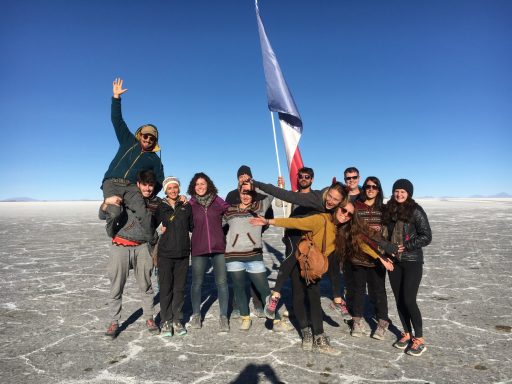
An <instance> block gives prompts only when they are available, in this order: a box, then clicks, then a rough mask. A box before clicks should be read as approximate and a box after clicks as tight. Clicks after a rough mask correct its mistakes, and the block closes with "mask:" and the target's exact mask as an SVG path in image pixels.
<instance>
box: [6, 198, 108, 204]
mask: <svg viewBox="0 0 512 384" xmlns="http://www.w3.org/2000/svg"><path fill="white" fill-rule="evenodd" d="M99 200H100V199H97V200H96V199H74V200H38V199H33V198H31V197H10V198H8V199H4V200H0V202H1V203H17V202H18V203H19V202H35V201H99Z"/></svg>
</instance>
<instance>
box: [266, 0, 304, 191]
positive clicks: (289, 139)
mask: <svg viewBox="0 0 512 384" xmlns="http://www.w3.org/2000/svg"><path fill="white" fill-rule="evenodd" d="M256 19H257V22H258V32H259V35H260V45H261V54H262V56H263V70H264V72H265V80H266V83H267V98H268V109H270V110H271V111H272V112H277V113H278V115H279V125H280V126H281V133H282V134H283V142H284V146H285V152H286V160H287V162H288V171H289V173H290V183H291V186H292V190H294V191H295V190H297V171H298V170H299V169H300V168H302V167H303V166H304V164H303V162H302V157H301V155H300V150H299V140H300V137H301V135H302V119H301V117H300V114H299V111H298V110H297V106H296V105H295V101H294V100H293V96H292V94H291V93H290V89H289V88H288V85H287V84H286V80H285V79H284V76H283V73H282V72H281V67H280V66H279V63H278V62H277V58H276V55H275V53H274V50H273V49H272V46H271V45H270V42H269V40H268V37H267V34H266V32H265V27H264V26H263V22H262V21H261V17H260V10H259V8H258V1H257V0H256Z"/></svg>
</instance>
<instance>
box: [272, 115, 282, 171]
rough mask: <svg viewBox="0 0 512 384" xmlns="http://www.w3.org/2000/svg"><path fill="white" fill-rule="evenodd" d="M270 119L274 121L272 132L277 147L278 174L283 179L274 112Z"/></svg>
mask: <svg viewBox="0 0 512 384" xmlns="http://www.w3.org/2000/svg"><path fill="white" fill-rule="evenodd" d="M270 118H271V119H272V131H273V132H274V145H275V147H276V159H277V173H278V175H279V177H281V164H280V163H279V151H278V150H277V138H276V124H275V122H274V114H273V113H272V111H270Z"/></svg>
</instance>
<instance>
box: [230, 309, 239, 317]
mask: <svg viewBox="0 0 512 384" xmlns="http://www.w3.org/2000/svg"><path fill="white" fill-rule="evenodd" d="M231 318H232V319H239V318H240V310H239V309H233V310H232V311H231Z"/></svg>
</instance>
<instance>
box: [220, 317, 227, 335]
mask: <svg viewBox="0 0 512 384" xmlns="http://www.w3.org/2000/svg"><path fill="white" fill-rule="evenodd" d="M219 328H220V332H222V333H226V332H229V321H228V318H227V317H226V316H221V317H220V319H219Z"/></svg>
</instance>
